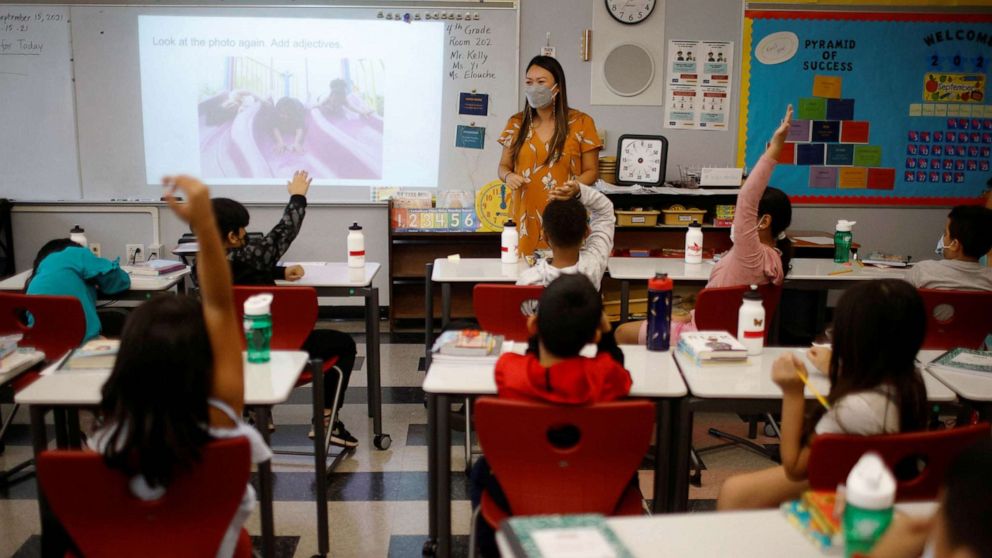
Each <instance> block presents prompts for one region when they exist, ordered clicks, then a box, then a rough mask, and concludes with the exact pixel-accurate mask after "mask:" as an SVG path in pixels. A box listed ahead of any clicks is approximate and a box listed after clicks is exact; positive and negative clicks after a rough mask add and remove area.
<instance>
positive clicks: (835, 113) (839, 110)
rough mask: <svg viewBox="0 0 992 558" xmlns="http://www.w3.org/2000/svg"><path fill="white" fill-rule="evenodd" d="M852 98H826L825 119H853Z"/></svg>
mask: <svg viewBox="0 0 992 558" xmlns="http://www.w3.org/2000/svg"><path fill="white" fill-rule="evenodd" d="M853 119H854V99H827V120H853Z"/></svg>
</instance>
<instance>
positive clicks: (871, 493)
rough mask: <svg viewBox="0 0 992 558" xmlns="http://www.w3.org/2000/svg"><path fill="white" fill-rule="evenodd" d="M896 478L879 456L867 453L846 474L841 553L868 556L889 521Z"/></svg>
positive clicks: (847, 555)
mask: <svg viewBox="0 0 992 558" xmlns="http://www.w3.org/2000/svg"><path fill="white" fill-rule="evenodd" d="M895 500H896V479H895V477H893V476H892V473H891V472H890V471H889V469H888V467H886V466H885V463H884V462H882V458H881V457H879V456H878V454H876V453H872V452H868V453H866V454H864V455H862V456H861V459H859V460H858V463H857V464H856V465H855V466H854V468H853V469H851V473H850V474H849V475H848V476H847V491H846V494H845V503H844V519H843V526H844V556H846V557H847V558H852V557H856V556H868V554H869V553H870V552H871V550H872V548H873V547H874V546H875V543H876V542H878V539H879V538H881V537H882V534H883V533H885V530H886V529H888V527H889V523H891V522H892V506H893V504H894V503H895Z"/></svg>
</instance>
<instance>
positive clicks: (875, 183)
mask: <svg viewBox="0 0 992 558" xmlns="http://www.w3.org/2000/svg"><path fill="white" fill-rule="evenodd" d="M895 187H896V169H878V168H875V169H868V189H869V190H892V189H894V188H895Z"/></svg>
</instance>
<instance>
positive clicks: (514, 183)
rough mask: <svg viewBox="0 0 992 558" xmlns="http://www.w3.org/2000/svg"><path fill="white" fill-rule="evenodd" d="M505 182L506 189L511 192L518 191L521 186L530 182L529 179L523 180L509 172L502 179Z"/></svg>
mask: <svg viewBox="0 0 992 558" xmlns="http://www.w3.org/2000/svg"><path fill="white" fill-rule="evenodd" d="M503 181H504V182H506V187H507V188H509V189H511V190H519V189H520V187H521V186H523V185H524V184H527V183H528V182H530V179H529V178H524V177H522V176H520V175H519V174H517V173H515V172H511V173H509V174H507V175H506V177H505V178H504V179H503Z"/></svg>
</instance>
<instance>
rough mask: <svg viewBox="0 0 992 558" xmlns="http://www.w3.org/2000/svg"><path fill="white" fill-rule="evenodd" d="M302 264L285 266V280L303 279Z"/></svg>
mask: <svg viewBox="0 0 992 558" xmlns="http://www.w3.org/2000/svg"><path fill="white" fill-rule="evenodd" d="M304 273H305V272H304V271H303V266H301V265H291V266H289V267H287V268H286V280H287V281H299V280H300V279H303V275H304Z"/></svg>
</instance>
